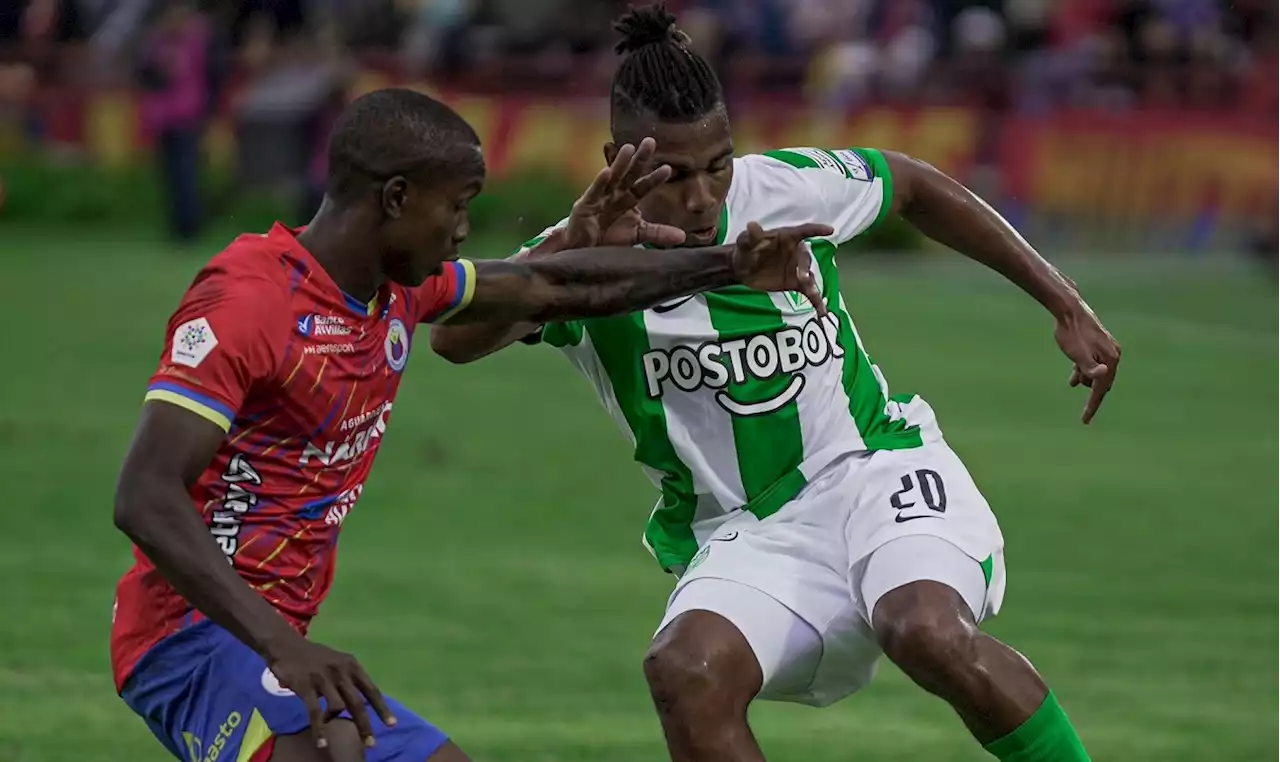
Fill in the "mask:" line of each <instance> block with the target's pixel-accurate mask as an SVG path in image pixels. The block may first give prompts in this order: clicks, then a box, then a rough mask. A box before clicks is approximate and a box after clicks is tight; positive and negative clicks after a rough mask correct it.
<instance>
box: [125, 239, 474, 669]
mask: <svg viewBox="0 0 1280 762" xmlns="http://www.w3.org/2000/svg"><path fill="white" fill-rule="evenodd" d="M296 233H297V231H294V230H290V229H289V228H286V227H284V226H283V225H279V224H277V225H276V226H275V227H274V228H273V229H272V230H271V232H270V233H268V234H266V235H245V236H241V237H239V238H237V239H236V240H235V241H234V242H233V243H232V244H231V245H230V246H228V247H227V249H226V250H224V251H223V252H222V253H220V254H218V255H217V256H215V257H214V258H213V259H212V260H210V262H209V263H208V264H207V265H206V266H205V267H204V268H203V269H202V270H201V271H200V273H199V274H198V275H197V276H196V279H195V281H194V282H193V283H192V285H191V287H190V288H189V289H188V290H187V293H186V295H185V297H184V298H183V300H182V303H181V304H180V305H179V307H178V310H177V311H176V312H175V313H174V315H173V317H172V318H171V319H170V321H169V326H168V338H167V341H166V342H165V347H164V352H163V355H162V357H161V360H160V365H159V369H158V370H157V371H156V373H155V375H154V376H152V378H151V382H150V385H149V386H148V389H147V393H146V399H147V400H151V401H160V402H164V403H169V404H173V405H177V406H179V407H182V408H185V409H186V410H189V411H191V412H192V413H194V414H196V415H199V416H201V417H203V418H206V419H208V420H209V421H212V422H213V423H215V424H217V425H218V426H220V427H221V428H223V429H224V430H225V431H226V432H227V437H226V440H225V441H224V442H223V444H222V446H221V448H220V449H219V450H218V453H217V455H216V457H215V458H214V460H213V462H212V463H211V464H210V465H209V467H208V468H207V469H206V470H205V471H204V473H203V474H202V475H201V476H200V478H199V479H198V480H197V482H196V483H195V484H194V485H193V486H192V488H191V490H190V495H191V503H192V507H193V509H194V510H197V511H199V512H200V514H201V515H202V516H203V517H204V522H205V524H206V525H207V526H208V527H209V533H210V534H211V535H212V537H213V539H214V541H216V542H217V544H218V547H219V548H221V550H222V552H223V553H224V554H226V557H227V561H228V562H229V563H230V564H231V565H232V566H233V567H234V568H235V569H236V571H237V572H239V573H240V576H241V577H243V578H244V580H245V581H246V582H248V583H249V584H250V585H252V586H253V588H254V589H255V590H257V591H258V592H259V593H260V594H261V595H262V596H263V597H264V598H265V599H267V600H268V601H269V602H270V603H271V604H272V605H273V606H274V607H275V608H276V610H277V611H279V612H280V613H281V614H282V615H283V616H284V617H285V618H286V619H288V620H289V621H290V622H291V623H292V624H293V625H294V626H295V627H297V628H298V629H299V630H300V631H303V632H305V631H306V627H307V625H308V623H309V622H310V620H311V618H312V617H314V616H315V614H316V610H317V608H318V607H319V605H320V602H321V601H323V600H324V598H325V595H326V594H327V593H328V591H329V586H330V583H331V582H332V580H333V571H334V561H335V555H336V550H337V542H338V532H339V530H340V529H341V527H342V523H343V521H344V520H345V519H346V517H347V515H348V513H349V512H350V511H351V509H352V508H353V507H354V506H355V504H356V501H357V500H358V499H359V497H360V493H361V491H362V490H363V489H364V483H365V480H366V479H367V478H368V476H369V471H370V469H371V468H372V466H373V459H374V456H375V455H376V454H377V452H378V447H379V445H380V444H381V443H382V437H383V435H384V433H385V432H386V428H387V421H388V418H389V417H390V414H391V405H392V402H393V401H394V400H395V396H396V390H397V388H398V387H399V385H400V377H401V372H402V371H403V370H404V367H405V363H406V362H407V360H408V357H409V348H410V346H411V345H412V342H413V334H414V328H415V326H417V325H418V324H419V323H431V322H438V321H441V320H444V319H447V318H448V317H449V316H450V315H452V314H454V313H456V312H458V311H459V310H462V309H464V308H465V307H466V306H467V305H468V303H469V302H470V300H471V294H472V291H473V289H474V287H475V269H474V267H473V265H472V264H471V263H470V262H468V261H466V260H454V261H450V262H446V263H445V264H444V267H443V271H442V273H441V274H439V275H434V276H432V277H430V278H428V279H427V281H426V282H425V283H423V284H422V285H421V286H419V287H417V288H406V287H403V286H399V285H395V284H390V283H389V284H387V285H384V286H383V287H382V288H381V289H379V291H378V293H377V295H376V297H375V298H374V300H373V301H371V302H369V303H364V302H361V301H359V300H357V299H354V298H352V297H350V296H348V295H347V294H344V293H343V292H342V290H341V289H339V288H338V286H337V285H336V284H335V283H334V282H333V281H332V280H331V279H330V278H329V276H328V275H327V274H326V273H325V271H324V269H323V268H321V267H320V265H319V264H318V263H317V262H316V261H315V259H314V258H312V256H311V254H309V253H308V252H307V251H306V249H304V248H303V247H302V245H301V244H299V243H298V241H297V238H296V237H295V236H296ZM134 559H135V562H134V565H133V567H132V568H131V569H130V570H129V571H128V572H127V573H126V574H125V575H124V577H123V578H122V579H121V580H120V583H119V586H118V587H117V590H116V610H115V615H114V619H113V625H112V633H111V660H112V668H113V671H114V673H115V679H116V687H117V689H119V688H122V687H123V685H124V682H125V681H126V680H127V679H128V677H129V674H130V672H131V671H132V669H133V667H134V665H135V664H136V663H137V661H138V659H140V658H141V657H142V656H143V654H145V653H146V652H147V651H148V650H149V649H150V648H151V647H152V646H154V645H155V644H156V643H157V642H159V641H160V640H162V639H164V638H165V637H167V636H169V635H172V634H173V633H175V632H177V631H179V630H181V629H182V628H184V627H186V626H188V625H190V624H191V623H193V622H194V621H197V620H198V619H199V613H198V612H196V611H195V610H194V609H193V608H192V607H191V605H190V604H189V603H187V601H186V600H184V599H183V598H182V597H181V596H180V595H178V593H177V592H175V591H174V590H173V588H171V587H170V586H169V584H168V583H167V582H166V581H165V580H164V578H163V577H162V576H161V575H160V573H159V572H158V571H157V570H156V568H155V567H154V566H153V565H152V564H151V563H150V561H148V560H147V558H146V557H145V556H144V555H143V554H142V553H141V552H140V551H138V550H137V549H136V548H135V549H134Z"/></svg>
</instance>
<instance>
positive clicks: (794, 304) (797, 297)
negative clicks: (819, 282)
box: [783, 291, 813, 314]
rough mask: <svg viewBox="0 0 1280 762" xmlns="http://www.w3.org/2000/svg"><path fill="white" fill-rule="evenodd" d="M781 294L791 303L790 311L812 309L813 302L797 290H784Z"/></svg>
mask: <svg viewBox="0 0 1280 762" xmlns="http://www.w3.org/2000/svg"><path fill="white" fill-rule="evenodd" d="M783 295H784V296H785V297H786V299H787V304H789V305H791V312H792V313H793V314H798V313H801V312H811V311H812V310H813V304H812V303H811V302H810V301H809V299H808V298H807V297H806V296H805V295H804V294H802V293H800V292H799V291H784V292H783Z"/></svg>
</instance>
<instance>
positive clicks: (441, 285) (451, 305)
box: [416, 259, 476, 323]
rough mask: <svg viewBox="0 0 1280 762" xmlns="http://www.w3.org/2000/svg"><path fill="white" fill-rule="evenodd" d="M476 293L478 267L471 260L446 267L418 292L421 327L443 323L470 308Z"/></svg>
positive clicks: (460, 260) (460, 261) (449, 264)
mask: <svg viewBox="0 0 1280 762" xmlns="http://www.w3.org/2000/svg"><path fill="white" fill-rule="evenodd" d="M475 291H476V266H475V265H474V264H472V262H471V260H469V259H454V260H451V261H449V262H445V263H444V267H443V269H442V271H441V273H440V274H439V275H432V276H431V277H429V278H427V279H426V281H425V282H423V284H422V285H421V286H418V288H417V289H416V292H417V293H416V296H417V311H418V322H419V323H443V322H445V321H447V320H448V319H449V318H451V317H453V316H454V315H456V314H458V313H459V312H462V311H463V310H465V309H466V308H467V305H469V304H471V298H472V297H473V296H475Z"/></svg>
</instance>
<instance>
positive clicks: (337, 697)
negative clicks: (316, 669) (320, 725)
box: [313, 675, 347, 722]
mask: <svg viewBox="0 0 1280 762" xmlns="http://www.w3.org/2000/svg"><path fill="white" fill-rule="evenodd" d="M313 683H314V684H315V687H316V692H317V693H318V694H320V697H321V698H323V699H324V719H325V722H328V721H329V720H332V719H333V718H334V717H337V716H338V715H340V714H342V713H343V712H345V711H347V702H346V699H344V698H343V697H342V693H341V692H340V691H339V690H338V686H336V685H334V682H333V679H332V678H330V677H329V676H328V675H317V676H316V678H315V679H314V680H313Z"/></svg>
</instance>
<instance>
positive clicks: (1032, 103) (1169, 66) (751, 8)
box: [0, 0, 1277, 114]
mask: <svg viewBox="0 0 1280 762" xmlns="http://www.w3.org/2000/svg"><path fill="white" fill-rule="evenodd" d="M667 5H668V7H669V8H670V9H671V10H672V11H674V12H676V13H678V14H680V16H681V19H682V24H683V25H684V27H685V29H686V30H687V31H688V32H689V33H690V35H691V36H692V37H693V39H694V43H695V45H696V46H697V47H698V48H699V49H700V51H701V52H703V53H704V54H707V55H708V56H709V57H710V58H712V59H713V60H714V61H715V62H716V63H717V65H718V66H719V68H720V69H721V72H722V76H723V77H724V79H725V81H726V84H727V85H728V86H729V87H730V89H731V90H733V89H746V90H749V91H756V90H785V91H801V92H804V93H806V94H807V95H808V97H809V98H810V99H812V100H815V101H817V102H821V103H823V104H827V105H838V106H849V105H856V104H858V103H860V102H865V101H869V100H875V101H910V102H912V103H921V102H924V103H940V102H956V101H961V102H966V103H975V102H980V103H983V104H987V105H989V106H992V107H999V108H1007V109H1044V108H1048V107H1052V106H1058V105H1064V104H1065V105H1086V106H1101V107H1106V108H1130V107H1138V106H1141V107H1160V108H1178V107H1181V108H1194V109H1221V108H1228V107H1229V108H1232V109H1237V110H1239V109H1245V110H1250V111H1256V112H1258V113H1270V114H1274V113H1275V111H1276V107H1277V103H1276V70H1277V58H1276V7H1275V3H1274V2H1269V0H1231V2H1222V0H1069V1H1062V0H1058V1H1056V2H1055V0H669V2H668V3H667ZM625 6H626V3H625V2H621V1H618V0H208V1H207V2H199V3H196V2H185V1H184V0H172V1H165V0H17V1H16V2H15V1H14V0H10V2H6V3H4V4H3V10H0V57H3V58H4V59H8V60H10V61H14V60H19V59H21V60H24V61H26V62H27V63H28V64H33V65H34V67H35V71H30V72H27V73H26V74H27V75H30V74H35V75H37V76H40V77H52V78H79V77H89V78H110V77H113V76H119V74H120V71H121V67H120V66H119V64H120V63H121V62H122V61H125V60H128V61H134V62H138V63H139V65H138V66H137V67H135V69H134V73H135V74H136V75H137V76H139V77H142V78H143V81H144V82H151V83H153V84H158V82H159V79H158V78H157V77H155V76H152V75H154V74H155V71H156V69H155V67H156V63H155V61H148V60H147V59H148V58H149V57H150V58H154V57H155V56H157V55H164V56H166V57H168V58H172V57H173V56H174V55H178V53H177V52H176V51H179V50H181V51H183V53H182V54H183V55H186V56H189V57H191V61H190V62H189V65H188V66H187V67H185V68H203V69H204V70H205V71H206V75H207V78H208V79H210V80H211V81H210V82H209V83H207V84H208V85H212V86H216V84H217V80H218V78H219V77H221V76H230V75H231V72H232V71H233V70H234V71H250V72H252V71H255V70H261V69H263V68H265V67H270V66H272V65H278V64H280V63H286V64H288V63H296V62H297V61H299V60H300V59H302V60H310V61H312V62H314V61H316V60H325V61H327V62H329V63H331V64H333V63H338V62H340V61H341V57H342V56H343V55H346V54H358V55H369V56H381V57H384V58H388V59H394V62H395V64H396V65H398V66H400V67H403V69H404V70H406V72H407V73H409V74H410V75H411V76H428V75H430V76H436V77H446V78H450V79H455V80H460V81H461V82H462V83H464V84H465V85H466V86H467V87H468V88H473V89H477V90H482V91H483V90H510V89H512V88H513V87H521V88H544V89H545V88H548V87H555V88H560V89H562V88H565V87H575V88H584V89H595V90H598V88H599V86H600V84H601V83H602V82H604V81H607V78H608V76H609V73H610V71H611V64H610V46H611V43H612V36H611V35H610V34H609V33H608V29H609V22H610V20H611V19H612V18H614V17H615V16H616V15H617V14H618V13H619V12H621V11H622V10H623V9H624V7H625ZM70 43H78V44H80V46H81V47H82V50H81V51H80V54H79V55H77V56H74V57H67V56H61V57H57V58H55V57H53V56H52V55H43V54H46V53H51V51H52V50H53V48H54V47H55V46H58V45H60V44H61V45H65V44H70ZM162 50H163V53H161V51H162ZM86 57H87V60H86ZM197 58H198V59H199V61H196V59H197ZM88 62H92V64H93V65H86V63H88ZM13 86H14V85H13V84H10V85H9V87H13Z"/></svg>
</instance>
